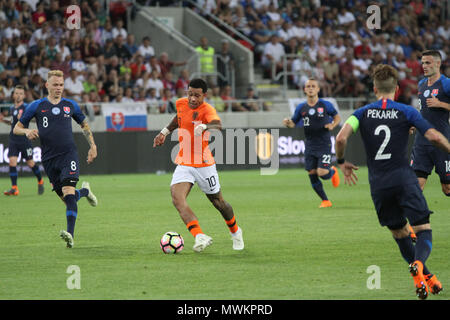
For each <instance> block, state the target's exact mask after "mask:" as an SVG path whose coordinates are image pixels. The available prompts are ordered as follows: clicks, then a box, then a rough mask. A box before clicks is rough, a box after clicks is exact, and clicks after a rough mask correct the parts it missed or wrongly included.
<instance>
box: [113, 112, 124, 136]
mask: <svg viewBox="0 0 450 320" xmlns="http://www.w3.org/2000/svg"><path fill="white" fill-rule="evenodd" d="M111 122H112V125H113V127H114V129H115V130H116V131H121V130H122V129H123V126H124V124H125V116H124V115H123V113H122V112H113V113H112V114H111Z"/></svg>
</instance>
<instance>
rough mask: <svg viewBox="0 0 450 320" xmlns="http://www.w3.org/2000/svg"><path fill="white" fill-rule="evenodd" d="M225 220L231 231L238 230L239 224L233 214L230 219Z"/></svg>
mask: <svg viewBox="0 0 450 320" xmlns="http://www.w3.org/2000/svg"><path fill="white" fill-rule="evenodd" d="M225 222H226V223H227V226H228V229H230V232H231V233H236V231H238V229H239V226H238V224H237V222H236V218H235V216H233V218H231V219H230V220H225Z"/></svg>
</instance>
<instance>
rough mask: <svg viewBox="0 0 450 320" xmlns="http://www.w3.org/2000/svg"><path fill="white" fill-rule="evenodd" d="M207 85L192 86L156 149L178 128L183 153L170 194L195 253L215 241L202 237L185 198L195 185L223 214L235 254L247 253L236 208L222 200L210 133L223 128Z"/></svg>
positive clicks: (198, 81)
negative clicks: (195, 184)
mask: <svg viewBox="0 0 450 320" xmlns="http://www.w3.org/2000/svg"><path fill="white" fill-rule="evenodd" d="M207 91H208V88H207V84H206V82H205V81H204V80H202V79H193V80H191V81H190V82H189V87H188V92H187V95H188V97H187V98H181V99H178V100H177V101H176V108H177V115H176V116H175V117H174V118H173V120H172V121H171V122H170V124H169V125H168V126H167V127H165V128H164V129H162V130H161V132H160V133H159V134H158V135H157V136H156V137H155V139H154V141H153V147H157V146H161V145H163V144H164V141H165V139H166V136H167V135H168V134H170V133H171V132H172V131H174V130H175V129H177V128H178V139H179V142H180V143H179V145H180V150H179V152H178V155H177V157H176V159H175V163H176V164H177V167H176V169H175V172H174V173H173V177H172V182H171V184H170V191H171V194H172V202H173V204H174V206H175V208H176V209H177V210H178V212H179V214H180V217H181V219H182V220H183V222H184V223H185V225H186V227H187V229H188V230H189V232H190V233H191V234H192V235H193V236H194V238H195V244H194V247H193V249H194V251H196V252H201V251H203V250H204V249H205V248H207V247H208V246H210V245H211V244H212V238H211V237H210V236H208V235H206V234H204V233H203V231H202V229H201V228H200V224H199V222H198V218H197V217H196V216H195V214H194V212H193V211H192V209H191V208H190V207H189V205H188V203H187V201H186V198H187V196H188V195H189V192H190V191H191V189H192V186H193V185H194V183H195V182H197V183H198V186H199V187H200V189H201V190H202V191H203V192H204V193H205V194H206V196H207V197H208V199H209V200H210V201H211V203H212V204H213V205H214V207H215V208H216V209H217V210H218V211H219V212H220V213H221V214H222V217H223V218H224V220H225V222H226V224H227V226H228V228H229V230H230V234H231V239H232V240H233V249H234V250H243V249H244V240H243V237H242V229H241V228H240V227H239V226H238V224H237V222H236V218H235V216H234V212H233V208H232V207H231V205H230V204H229V203H228V202H226V201H225V200H224V199H223V196H222V192H221V190H220V183H219V175H218V174H217V170H216V165H215V161H214V157H213V155H212V153H211V150H210V149H209V147H208V145H209V143H208V138H209V133H208V131H207V130H211V129H216V130H220V129H221V128H222V123H221V121H220V118H219V116H218V115H217V113H216V110H215V109H214V107H212V106H211V105H210V104H208V103H206V102H205V101H204V99H205V97H206V92H207Z"/></svg>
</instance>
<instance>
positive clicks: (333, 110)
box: [324, 101, 338, 117]
mask: <svg viewBox="0 0 450 320" xmlns="http://www.w3.org/2000/svg"><path fill="white" fill-rule="evenodd" d="M324 104H325V108H326V110H327V113H328V114H329V115H330V116H332V117H334V116H335V115H337V113H338V112H337V110H336V108H335V107H334V106H333V104H332V103H331V102H329V101H324Z"/></svg>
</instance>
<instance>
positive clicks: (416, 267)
mask: <svg viewBox="0 0 450 320" xmlns="http://www.w3.org/2000/svg"><path fill="white" fill-rule="evenodd" d="M409 272H410V273H411V275H412V277H413V280H414V286H415V287H416V295H417V297H418V298H419V299H420V300H425V299H426V298H427V297H428V292H429V288H428V285H427V281H426V280H425V277H424V275H423V264H422V262H420V261H419V260H416V261H414V262H413V263H411V264H410V265H409Z"/></svg>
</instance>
